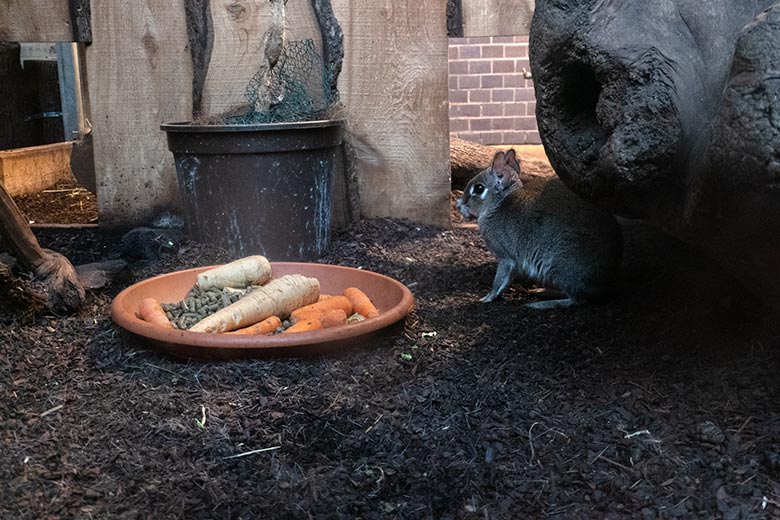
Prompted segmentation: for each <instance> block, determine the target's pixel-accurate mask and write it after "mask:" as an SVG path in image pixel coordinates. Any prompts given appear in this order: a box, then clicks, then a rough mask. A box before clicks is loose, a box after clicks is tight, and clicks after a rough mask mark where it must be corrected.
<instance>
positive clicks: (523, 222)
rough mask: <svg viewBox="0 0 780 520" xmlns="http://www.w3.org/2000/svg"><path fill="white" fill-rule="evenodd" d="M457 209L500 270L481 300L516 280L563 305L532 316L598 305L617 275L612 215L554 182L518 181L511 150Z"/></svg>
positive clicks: (618, 246) (543, 305) (618, 244)
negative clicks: (548, 290)
mask: <svg viewBox="0 0 780 520" xmlns="http://www.w3.org/2000/svg"><path fill="white" fill-rule="evenodd" d="M457 207H458V209H459V210H460V212H461V213H462V214H463V216H464V217H465V218H466V219H474V218H476V219H477V225H478V227H479V230H480V233H481V234H482V236H483V238H484V239H485V242H486V243H487V246H488V248H489V249H490V250H491V251H492V252H493V254H495V255H496V258H497V260H498V269H497V271H496V276H495V279H494V280H493V287H492V289H491V290H490V292H489V293H488V294H487V296H485V297H484V298H482V301H483V302H491V301H493V300H495V299H496V298H497V297H498V296H499V295H500V294H501V292H502V291H503V290H504V289H505V288H506V286H507V285H509V284H510V283H511V282H512V279H513V278H514V277H515V276H516V275H517V274H524V275H526V276H527V277H528V278H530V279H533V280H535V281H537V282H538V283H540V284H542V285H544V286H546V287H549V286H554V287H556V288H558V289H559V290H560V291H563V292H564V293H565V295H566V296H567V297H568V298H564V299H557V300H548V301H539V302H534V303H530V304H528V307H532V308H536V309H549V308H554V307H568V306H572V305H581V304H584V303H589V302H598V301H603V300H604V299H606V298H607V297H608V296H609V292H610V291H611V289H612V285H613V282H614V279H615V277H616V275H617V273H618V271H619V269H620V262H621V250H622V237H621V233H620V227H619V226H618V223H617V221H616V219H615V217H614V216H612V215H611V214H610V213H607V212H606V211H604V210H602V209H600V208H598V207H596V206H594V205H593V204H590V203H589V202H586V201H584V200H582V199H580V198H579V197H577V196H576V195H575V194H574V193H573V192H572V191H570V190H569V189H568V188H567V187H566V185H565V184H563V182H562V181H561V180H560V179H558V178H557V177H549V178H539V179H533V180H531V181H529V182H527V183H526V184H523V182H522V181H521V180H520V162H519V161H518V159H517V156H516V155H515V151H514V150H509V151H507V152H506V153H504V152H498V153H496V155H495V157H494V158H493V163H492V164H491V165H490V167H489V168H487V169H485V170H483V171H482V172H480V173H479V174H477V175H476V176H475V177H474V178H473V179H471V181H470V182H469V183H468V185H467V186H466V189H465V190H464V191H463V196H462V197H461V198H460V200H458V202H457Z"/></svg>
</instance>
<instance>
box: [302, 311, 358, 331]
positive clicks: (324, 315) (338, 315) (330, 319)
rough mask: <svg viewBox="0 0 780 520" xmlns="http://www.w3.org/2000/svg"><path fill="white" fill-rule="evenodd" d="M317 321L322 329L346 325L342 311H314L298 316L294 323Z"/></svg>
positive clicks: (344, 314) (345, 318)
mask: <svg viewBox="0 0 780 520" xmlns="http://www.w3.org/2000/svg"><path fill="white" fill-rule="evenodd" d="M311 319H317V320H319V321H320V323H321V324H322V328H323V329H327V328H329V327H336V326H337V325H344V324H346V323H347V313H346V312H344V311H343V310H342V309H327V310H320V311H317V310H314V311H309V312H306V313H302V314H299V315H298V317H297V318H296V319H295V322H296V323H298V322H299V321H306V320H311Z"/></svg>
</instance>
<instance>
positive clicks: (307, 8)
mask: <svg viewBox="0 0 780 520" xmlns="http://www.w3.org/2000/svg"><path fill="white" fill-rule="evenodd" d="M284 38H285V40H287V41H292V40H305V39H307V38H311V39H312V40H314V45H315V47H316V48H317V52H319V53H322V38H321V36H320V27H319V25H317V17H316V15H315V13H314V7H312V3H311V0H287V7H286V10H285V18H284Z"/></svg>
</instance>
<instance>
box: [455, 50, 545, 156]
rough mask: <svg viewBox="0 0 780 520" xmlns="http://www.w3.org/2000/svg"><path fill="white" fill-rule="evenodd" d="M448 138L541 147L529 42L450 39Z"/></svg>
mask: <svg viewBox="0 0 780 520" xmlns="http://www.w3.org/2000/svg"><path fill="white" fill-rule="evenodd" d="M449 51H450V54H449V57H450V59H449V71H450V84H449V87H450V135H452V136H455V137H460V138H461V139H466V140H468V141H474V142H477V143H482V144H539V143H540V141H539V132H538V131H537V128H536V117H535V110H536V98H535V96H534V87H533V81H531V80H530V79H527V78H526V76H525V74H524V72H523V69H525V71H527V72H528V73H529V75H530V70H531V67H530V65H529V64H528V36H493V37H480V38H450V47H449Z"/></svg>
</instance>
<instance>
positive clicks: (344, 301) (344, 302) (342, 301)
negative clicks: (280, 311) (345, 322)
mask: <svg viewBox="0 0 780 520" xmlns="http://www.w3.org/2000/svg"><path fill="white" fill-rule="evenodd" d="M328 309H341V310H342V311H344V314H346V315H347V316H349V315H350V314H352V302H350V301H349V298H347V297H346V296H332V297H330V298H326V299H325V300H322V301H319V302H316V303H312V304H311V305H306V306H305V307H300V308H298V309H295V310H294V311H292V313H291V314H290V316H292V318H293V319H297V318H298V316H301V315H303V314H306V313H308V312H311V311H322V310H328Z"/></svg>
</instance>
